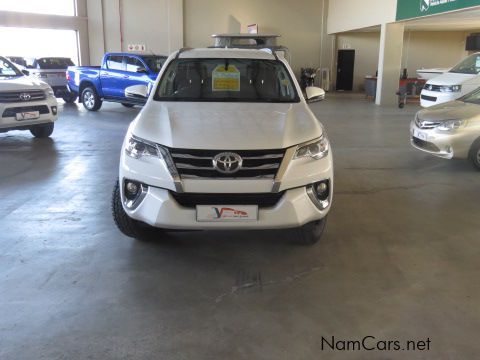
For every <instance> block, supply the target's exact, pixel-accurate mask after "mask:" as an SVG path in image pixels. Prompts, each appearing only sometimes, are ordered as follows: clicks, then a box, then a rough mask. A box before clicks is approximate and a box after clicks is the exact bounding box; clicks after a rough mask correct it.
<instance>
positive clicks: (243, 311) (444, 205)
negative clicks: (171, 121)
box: [0, 95, 480, 360]
mask: <svg viewBox="0 0 480 360" xmlns="http://www.w3.org/2000/svg"><path fill="white" fill-rule="evenodd" d="M312 108H313V109H314V111H315V113H316V114H317V115H318V117H319V118H320V119H321V120H322V121H323V122H324V124H325V126H326V128H327V130H328V133H329V136H330V138H331V141H332V144H333V149H334V157H335V166H336V191H335V199H334V206H333V210H332V213H331V215H330V218H329V223H328V226H327V231H326V234H325V236H324V238H323V240H322V242H321V243H319V244H318V245H316V246H314V247H302V246H296V245H294V244H292V236H293V234H292V233H291V232H288V231H267V232H218V233H215V232H213V233H212V232H207V233H172V234H169V235H168V237H167V238H166V239H164V240H163V241H158V242H148V243H141V242H138V241H134V240H131V239H129V238H126V237H124V236H122V235H121V234H120V233H119V232H118V231H117V229H116V228H115V225H114V223H113V221H112V217H111V215H110V193H111V189H112V186H113V184H114V182H115V179H116V176H117V164H118V158H119V151H120V146H121V142H122V139H123V136H124V134H125V130H126V128H127V126H128V123H129V122H130V121H131V120H132V119H133V118H134V116H135V115H136V114H137V112H138V110H137V109H125V108H123V107H122V106H120V105H116V104H106V105H104V107H103V108H102V109H101V111H99V112H98V113H87V112H86V111H84V110H83V108H82V107H81V106H78V107H77V106H65V107H63V109H62V114H61V119H60V120H59V122H58V123H57V127H56V129H55V132H54V135H53V138H52V139H51V140H34V139H32V137H31V136H30V134H29V133H27V132H25V133H22V132H11V133H8V134H0V205H1V206H0V229H1V230H0V231H1V232H0V239H1V241H0V359H2V360H6V359H25V360H27V359H35V360H38V359H319V358H324V359H344V358H346V359H407V358H408V359H417V358H418V359H423V358H424V359H433V358H435V359H473V358H477V357H478V352H479V350H480V345H479V342H478V333H479V330H480V306H479V303H480V282H479V280H478V279H479V278H480V261H479V258H480V228H479V226H478V218H479V217H478V216H479V214H480V201H479V196H480V193H479V174H478V173H477V172H475V171H474V170H473V169H472V168H471V167H470V165H469V164H468V163H465V162H461V161H459V162H454V161H446V160H442V159H436V158H433V157H431V156H428V155H426V154H422V153H420V152H418V151H415V150H413V149H412V148H410V145H409V134H408V127H409V122H410V120H411V118H412V116H413V114H414V113H415V111H416V110H417V108H416V107H415V106H409V107H408V108H406V109H405V110H399V109H396V108H379V107H376V106H375V105H373V104H372V103H368V102H365V101H364V99H363V98H362V97H360V96H355V95H336V96H332V95H330V96H329V97H328V99H327V100H326V101H324V102H322V103H317V104H314V105H313V106H312ZM322 336H323V337H325V338H328V339H330V338H331V336H335V337H336V339H337V340H358V339H362V338H363V337H365V336H375V337H376V338H377V340H400V341H402V342H403V341H407V340H427V338H430V340H431V350H430V351H424V352H421V351H420V352H408V353H406V352H382V351H371V352H358V351H350V352H348V353H347V352H344V351H331V350H327V349H325V350H323V351H322V348H321V345H322V341H321V339H322Z"/></svg>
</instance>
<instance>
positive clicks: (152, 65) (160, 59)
mask: <svg viewBox="0 0 480 360" xmlns="http://www.w3.org/2000/svg"><path fill="white" fill-rule="evenodd" d="M142 59H143V61H145V63H146V64H147V66H148V68H149V69H150V70H152V71H153V72H156V73H159V72H160V70H162V66H163V64H165V61H167V57H166V56H154V55H151V56H142Z"/></svg>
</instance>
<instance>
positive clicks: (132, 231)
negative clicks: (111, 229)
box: [112, 181, 161, 240]
mask: <svg viewBox="0 0 480 360" xmlns="http://www.w3.org/2000/svg"><path fill="white" fill-rule="evenodd" d="M112 215H113V220H114V221H115V224H116V225H117V227H118V229H119V230H120V231H121V232H122V233H123V234H124V235H126V236H128V237H132V238H135V239H138V240H152V239H154V238H157V237H159V235H160V233H161V230H160V229H156V228H153V227H151V226H149V225H147V224H144V223H142V222H140V221H137V220H135V219H132V218H131V217H129V216H128V215H127V213H126V212H125V210H123V206H122V199H121V197H120V185H119V183H118V181H117V182H116V184H115V187H114V188H113V193H112Z"/></svg>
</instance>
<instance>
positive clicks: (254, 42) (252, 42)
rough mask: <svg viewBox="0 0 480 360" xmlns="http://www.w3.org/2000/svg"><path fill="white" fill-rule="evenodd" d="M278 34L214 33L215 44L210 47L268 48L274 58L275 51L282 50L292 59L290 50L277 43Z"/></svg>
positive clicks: (289, 59)
mask: <svg viewBox="0 0 480 360" xmlns="http://www.w3.org/2000/svg"><path fill="white" fill-rule="evenodd" d="M279 37H280V35H274V34H214V35H212V38H214V39H215V44H214V45H213V46H211V48H227V49H255V50H264V49H265V50H267V49H268V50H270V51H271V53H272V55H273V56H275V60H278V55H277V52H283V53H284V54H285V58H287V60H288V62H291V61H292V57H291V54H290V50H289V49H288V48H287V47H285V46H282V45H277V39H278V38H279Z"/></svg>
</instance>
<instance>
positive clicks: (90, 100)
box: [83, 91, 95, 109]
mask: <svg viewBox="0 0 480 360" xmlns="http://www.w3.org/2000/svg"><path fill="white" fill-rule="evenodd" d="M83 103H84V104H85V105H86V107H87V108H88V109H92V108H93V107H94V106H95V97H94V95H93V94H92V93H91V92H90V91H87V92H86V93H85V94H84V95H83Z"/></svg>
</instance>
